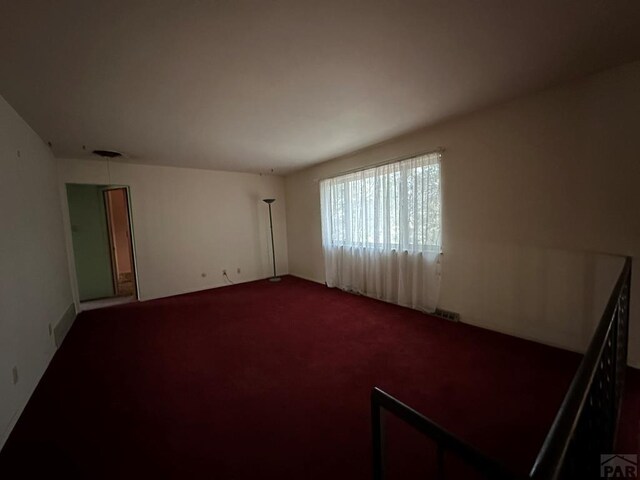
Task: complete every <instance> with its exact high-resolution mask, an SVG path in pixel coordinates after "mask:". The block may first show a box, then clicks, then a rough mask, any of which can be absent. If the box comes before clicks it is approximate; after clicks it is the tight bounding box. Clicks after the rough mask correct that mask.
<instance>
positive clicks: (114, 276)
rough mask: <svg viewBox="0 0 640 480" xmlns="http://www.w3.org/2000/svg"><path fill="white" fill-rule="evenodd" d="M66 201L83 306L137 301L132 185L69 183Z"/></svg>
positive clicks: (84, 307) (89, 306)
mask: <svg viewBox="0 0 640 480" xmlns="http://www.w3.org/2000/svg"><path fill="white" fill-rule="evenodd" d="M67 201H68V205H69V219H70V222H71V237H72V242H73V253H74V260H75V269H76V278H77V280H78V296H79V299H80V303H81V308H82V309H86V308H91V307H97V306H106V305H111V304H114V303H123V302H126V301H134V300H136V299H137V284H136V271H135V250H134V248H133V240H132V225H131V214H130V204H129V192H128V188H127V187H122V186H108V185H84V184H67ZM87 302H89V303H87Z"/></svg>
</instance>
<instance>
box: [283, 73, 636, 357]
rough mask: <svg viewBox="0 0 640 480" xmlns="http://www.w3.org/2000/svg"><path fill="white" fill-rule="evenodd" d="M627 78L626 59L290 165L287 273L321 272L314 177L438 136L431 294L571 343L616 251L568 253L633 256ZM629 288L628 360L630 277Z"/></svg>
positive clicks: (614, 264) (593, 314)
mask: <svg viewBox="0 0 640 480" xmlns="http://www.w3.org/2000/svg"><path fill="white" fill-rule="evenodd" d="M639 85H640V62H636V63H632V64H629V65H626V66H623V67H620V68H616V69H613V70H609V71H606V72H602V73H599V74H597V75H594V76H591V77H589V78H587V79H584V80H582V81H579V82H576V83H573V84H570V85H565V86H563V87H560V88H554V89H551V90H547V91H544V92H541V93H538V94H535V95H531V96H528V97H526V98H522V99H519V100H516V101H513V102H510V103H507V104H504V105H500V106H497V107H494V108H491V109H487V110H484V111H481V112H478V113H475V114H472V115H467V116H464V117H460V118H457V119H453V120H451V121H448V122H446V123H443V124H441V125H439V126H435V127H432V128H427V129H424V130H421V131H417V132H414V133H412V134H410V135H406V136H403V137H401V138H397V139H395V140H393V141H390V142H386V143H384V144H380V145H378V146H375V147H372V148H369V149H366V150H363V151H360V152H358V153H355V154H353V155H350V156H347V157H342V158H340V159H336V160H333V161H329V162H325V163H323V164H320V165H318V166H316V167H313V168H310V169H306V170H304V171H300V172H297V173H294V174H291V175H289V176H288V177H287V178H286V193H287V228H288V239H289V269H290V272H291V273H292V274H295V275H299V276H302V277H306V278H309V279H313V280H316V281H323V279H324V268H323V263H322V250H321V226H320V204H319V194H318V179H319V178H322V177H324V176H328V175H332V174H336V173H339V172H341V171H345V170H348V169H352V168H356V167H361V166H366V165H370V164H373V163H376V162H380V161H385V160H389V159H392V158H395V157H399V156H404V155H408V154H412V153H418V152H424V151H429V150H433V149H435V148H437V147H440V146H442V147H445V148H446V152H445V153H444V156H443V169H442V175H443V213H444V227H443V248H444V252H445V255H444V265H443V281H442V294H441V302H440V304H441V306H442V307H443V308H447V309H451V310H454V311H457V312H459V313H461V317H462V321H465V322H468V323H472V324H476V325H480V326H483V327H487V328H492V329H495V330H499V331H504V332H507V333H511V334H514V335H519V336H523V337H526V338H532V339H536V340H539V341H543V342H545V343H549V344H553V345H559V346H563V347H566V348H570V349H575V350H581V349H583V348H584V346H585V345H586V342H587V341H588V339H589V337H590V335H591V331H592V327H593V324H594V322H595V321H596V319H597V318H598V317H599V315H600V313H601V310H602V308H603V303H604V297H606V293H608V292H607V290H609V289H610V288H611V286H612V283H613V279H614V277H615V274H616V273H617V270H618V267H619V266H620V262H619V261H618V260H616V259H611V258H608V257H606V256H599V255H590V254H586V253H580V252H589V251H596V252H610V253H616V254H626V255H634V256H639V255H640V134H639V133H640V88H639ZM634 275H635V278H636V279H640V259H636V264H635V267H634ZM633 297H634V298H633V299H632V325H631V330H632V331H631V335H632V336H631V359H630V360H631V363H632V364H633V365H635V366H638V367H640V345H639V344H640V304H639V303H640V300H638V298H640V280H638V281H636V283H635V286H634V287H633Z"/></svg>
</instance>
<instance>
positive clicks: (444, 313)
mask: <svg viewBox="0 0 640 480" xmlns="http://www.w3.org/2000/svg"><path fill="white" fill-rule="evenodd" d="M433 315H435V316H436V317H440V318H444V319H445V320H451V321H452V322H459V321H460V314H459V313H456V312H450V311H449V310H443V309H441V308H436V311H435V312H433Z"/></svg>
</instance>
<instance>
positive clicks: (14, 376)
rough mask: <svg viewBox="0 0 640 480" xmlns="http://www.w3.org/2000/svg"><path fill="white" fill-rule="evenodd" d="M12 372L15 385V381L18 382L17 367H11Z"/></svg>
mask: <svg viewBox="0 0 640 480" xmlns="http://www.w3.org/2000/svg"><path fill="white" fill-rule="evenodd" d="M12 373H13V384H14V385H15V384H16V383H18V367H13V370H12Z"/></svg>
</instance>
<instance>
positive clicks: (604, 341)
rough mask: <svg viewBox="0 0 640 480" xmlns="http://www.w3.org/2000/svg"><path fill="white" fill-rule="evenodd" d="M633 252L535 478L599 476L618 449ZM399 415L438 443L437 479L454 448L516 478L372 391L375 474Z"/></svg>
mask: <svg viewBox="0 0 640 480" xmlns="http://www.w3.org/2000/svg"><path fill="white" fill-rule="evenodd" d="M631 267H632V261H631V258H630V257H626V258H625V263H624V266H623V268H622V272H621V273H620V276H619V277H618V280H617V282H616V285H615V287H614V289H613V292H612V294H611V296H610V298H609V301H608V303H607V306H606V308H605V311H604V314H603V315H602V318H601V320H600V322H599V323H598V326H597V329H596V331H595V333H594V335H593V337H592V340H591V343H590V344H589V348H588V349H587V351H586V353H585V355H584V357H583V359H582V362H581V363H580V366H579V367H578V371H577V372H576V375H575V376H574V378H573V380H572V382H571V385H570V387H569V390H568V392H567V394H566V396H565V398H564V401H563V402H562V405H561V406H560V409H559V410H558V413H557V415H556V418H555V420H554V422H553V424H552V426H551V429H550V430H549V433H548V435H547V437H546V439H545V441H544V443H543V445H542V448H541V450H540V452H539V454H538V456H537V458H536V460H535V463H534V465H533V468H532V469H531V472H530V474H529V478H530V479H534V480H559V479H566V480H574V479H581V480H582V479H585V480H587V479H592V478H600V455H601V454H608V453H613V452H614V447H615V439H616V434H617V425H618V419H619V416H620V407H621V404H622V395H623V389H624V375H625V369H626V366H627V348H628V337H629V297H630V292H631ZM385 411H387V412H389V413H392V414H393V415H395V416H397V417H398V418H400V419H401V420H403V421H404V422H406V423H407V424H409V425H410V426H411V427H413V428H414V429H416V430H417V431H419V432H420V433H422V434H423V435H425V436H427V437H429V438H431V439H433V440H434V441H435V443H436V445H437V472H438V473H437V474H438V477H437V478H446V477H445V473H446V472H445V468H444V452H445V451H450V452H452V453H454V454H455V455H456V456H457V457H459V458H460V459H461V460H463V461H464V462H466V463H468V464H469V465H470V466H472V467H474V468H475V469H476V470H477V471H478V472H479V473H481V474H483V475H485V476H486V477H487V478H491V479H516V478H518V477H517V476H516V475H514V474H512V473H511V472H509V471H507V470H506V469H505V468H504V467H503V466H502V465H501V464H500V463H498V462H496V461H495V460H493V459H491V458H489V457H487V456H486V455H484V454H483V453H481V452H480V451H479V450H477V449H475V448H474V447H473V446H471V445H469V444H467V443H465V442H463V441H462V440H460V439H459V438H458V437H456V436H455V435H453V434H452V433H450V432H448V431H446V430H445V429H444V428H442V427H441V426H439V425H438V424H436V423H435V422H433V421H432V420H430V419H428V418H427V417H425V416H424V415H422V414H421V413H419V412H417V411H416V410H414V409H412V408H411V407H409V406H407V405H405V404H404V403H402V402H401V401H399V400H398V399H396V398H394V397H392V396H391V395H389V394H388V393H385V392H384V391H382V390H380V389H379V388H377V387H376V388H374V389H373V391H372V392H371V426H372V437H373V478H374V480H382V479H383V478H384V456H385V455H384V421H383V416H384V412H385Z"/></svg>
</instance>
